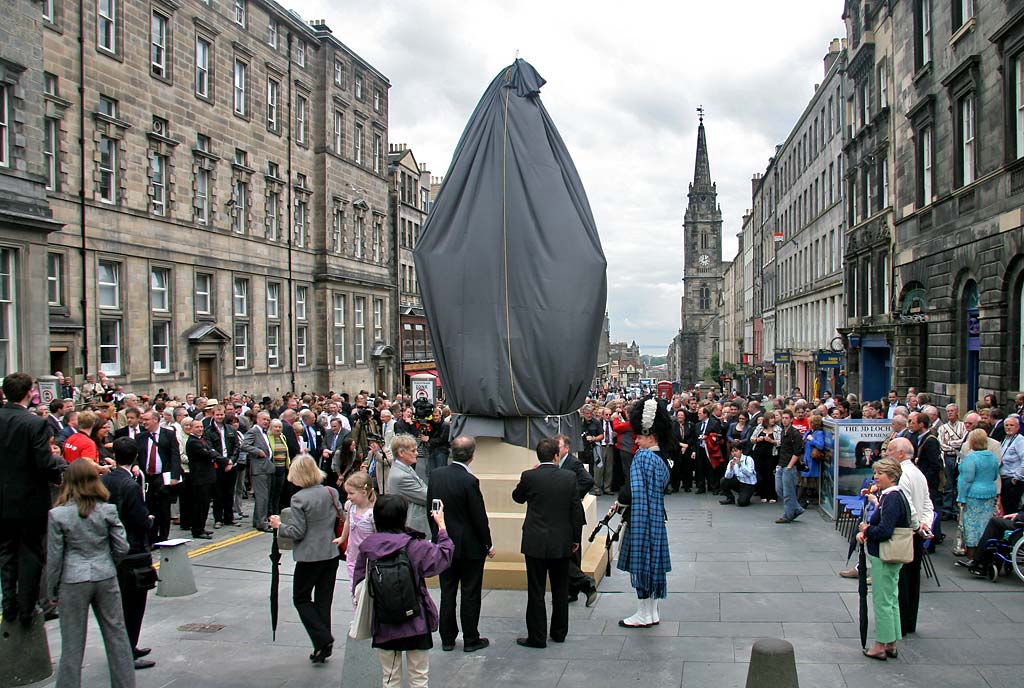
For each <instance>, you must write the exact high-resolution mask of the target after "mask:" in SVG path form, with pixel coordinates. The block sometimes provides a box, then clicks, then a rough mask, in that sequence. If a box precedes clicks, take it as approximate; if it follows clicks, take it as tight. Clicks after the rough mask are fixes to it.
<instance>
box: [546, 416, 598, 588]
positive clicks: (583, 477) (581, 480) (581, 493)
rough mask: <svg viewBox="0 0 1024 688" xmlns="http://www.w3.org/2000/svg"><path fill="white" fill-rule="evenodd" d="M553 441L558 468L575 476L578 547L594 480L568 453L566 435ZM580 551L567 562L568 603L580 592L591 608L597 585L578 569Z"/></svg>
mask: <svg viewBox="0 0 1024 688" xmlns="http://www.w3.org/2000/svg"><path fill="white" fill-rule="evenodd" d="M555 441H556V442H558V467H559V468H561V469H563V470H566V471H572V473H573V475H575V476H576V496H577V500H576V507H575V509H574V511H575V516H576V521H577V522H578V523H579V524H580V527H579V529H578V530H575V531H573V535H574V537H573V542H575V543H576V544H578V545H579V544H581V543H582V542H583V526H584V525H585V524H586V522H587V515H586V512H585V511H584V510H583V498H584V497H586V496H587V494H588V493H589V492H590V489H591V488H592V487H594V478H593V477H592V476H591V475H590V471H588V470H587V467H586V466H584V465H583V462H582V461H580V460H579V459H577V458H576V457H575V456H573V455H572V454H570V453H569V449H570V448H571V441H570V440H569V437H568V435H555ZM582 551H583V548H582V547H578V548H577V549H576V551H575V552H573V553H572V557H571V558H570V561H569V601H570V602H575V601H576V600H578V599H579V596H580V593H581V592H582V593H583V594H584V595H586V596H587V606H588V607H593V606H594V605H595V604H596V603H597V597H598V595H597V583H596V582H595V581H594V579H593V578H591V577H590V576H588V575H587V574H585V573H583V569H581V568H580V565H581V564H582Z"/></svg>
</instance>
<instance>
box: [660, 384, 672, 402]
mask: <svg viewBox="0 0 1024 688" xmlns="http://www.w3.org/2000/svg"><path fill="white" fill-rule="evenodd" d="M658 398H659V399H666V400H669V401H671V400H672V383H671V382H669V381H668V380H662V381H661V382H659V383H658Z"/></svg>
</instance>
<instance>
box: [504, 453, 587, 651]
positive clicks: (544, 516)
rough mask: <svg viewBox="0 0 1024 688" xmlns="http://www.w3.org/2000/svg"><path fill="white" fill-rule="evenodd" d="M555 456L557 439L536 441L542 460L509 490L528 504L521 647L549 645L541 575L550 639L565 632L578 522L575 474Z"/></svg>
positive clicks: (523, 549) (559, 637)
mask: <svg viewBox="0 0 1024 688" xmlns="http://www.w3.org/2000/svg"><path fill="white" fill-rule="evenodd" d="M557 456H558V442H556V441H555V440H553V439H543V440H541V441H540V442H538V443H537V458H538V460H539V461H540V463H539V464H538V465H537V466H536V467H534V468H532V469H530V470H528V471H523V474H522V475H521V476H520V478H519V484H518V485H516V489H515V490H513V491H512V499H513V500H515V502H516V503H517V504H526V520H525V521H523V540H522V546H521V548H520V551H521V552H522V553H523V555H524V556H525V557H526V585H527V595H528V597H527V603H526V628H527V634H528V635H527V637H525V638H517V639H516V643H517V644H519V645H522V646H523V647H537V648H541V647H547V635H548V634H547V610H546V609H545V606H544V584H545V579H550V582H551V639H552V640H553V641H555V642H556V643H561V642H564V641H565V636H566V635H568V633H569V558H570V557H571V556H572V554H573V552H575V551H576V550H577V549H579V544H578V543H577V542H576V540H577V539H578V536H579V532H580V528H581V527H582V524H581V523H579V522H578V517H577V511H576V507H577V504H578V503H579V499H578V497H577V492H576V476H575V475H573V473H572V471H566V470H563V469H561V468H559V467H558V466H557V465H556V464H555V463H554V462H555V459H556V457H557Z"/></svg>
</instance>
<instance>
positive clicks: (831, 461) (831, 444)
mask: <svg viewBox="0 0 1024 688" xmlns="http://www.w3.org/2000/svg"><path fill="white" fill-rule="evenodd" d="M822 420H823V425H824V428H823V429H824V431H825V458H824V459H823V460H822V462H821V485H820V488H819V493H820V495H821V508H822V509H823V510H824V511H825V513H827V514H828V515H829V517H831V518H832V520H835V519H836V515H837V514H836V498H837V497H840V496H851V497H852V496H855V495H857V494H859V493H860V486H861V484H862V483H863V482H864V478H868V477H870V476H871V473H872V470H871V465H872V464H873V463H874V462H875V461H878V460H879V459H880V458H882V443H883V442H885V440H886V438H888V437H889V435H890V433H892V421H891V420H889V419H887V418H881V419H875V420H837V419H833V418H824V419H822Z"/></svg>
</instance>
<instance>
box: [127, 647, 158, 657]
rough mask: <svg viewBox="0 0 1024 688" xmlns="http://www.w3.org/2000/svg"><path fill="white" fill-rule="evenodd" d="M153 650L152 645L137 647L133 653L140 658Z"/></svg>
mask: <svg viewBox="0 0 1024 688" xmlns="http://www.w3.org/2000/svg"><path fill="white" fill-rule="evenodd" d="M152 651H153V648H151V647H137V648H135V649H134V650H132V655H133V656H134V657H135V659H139V658H141V657H145V656H146V655H148V654H149V653H150V652H152Z"/></svg>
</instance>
